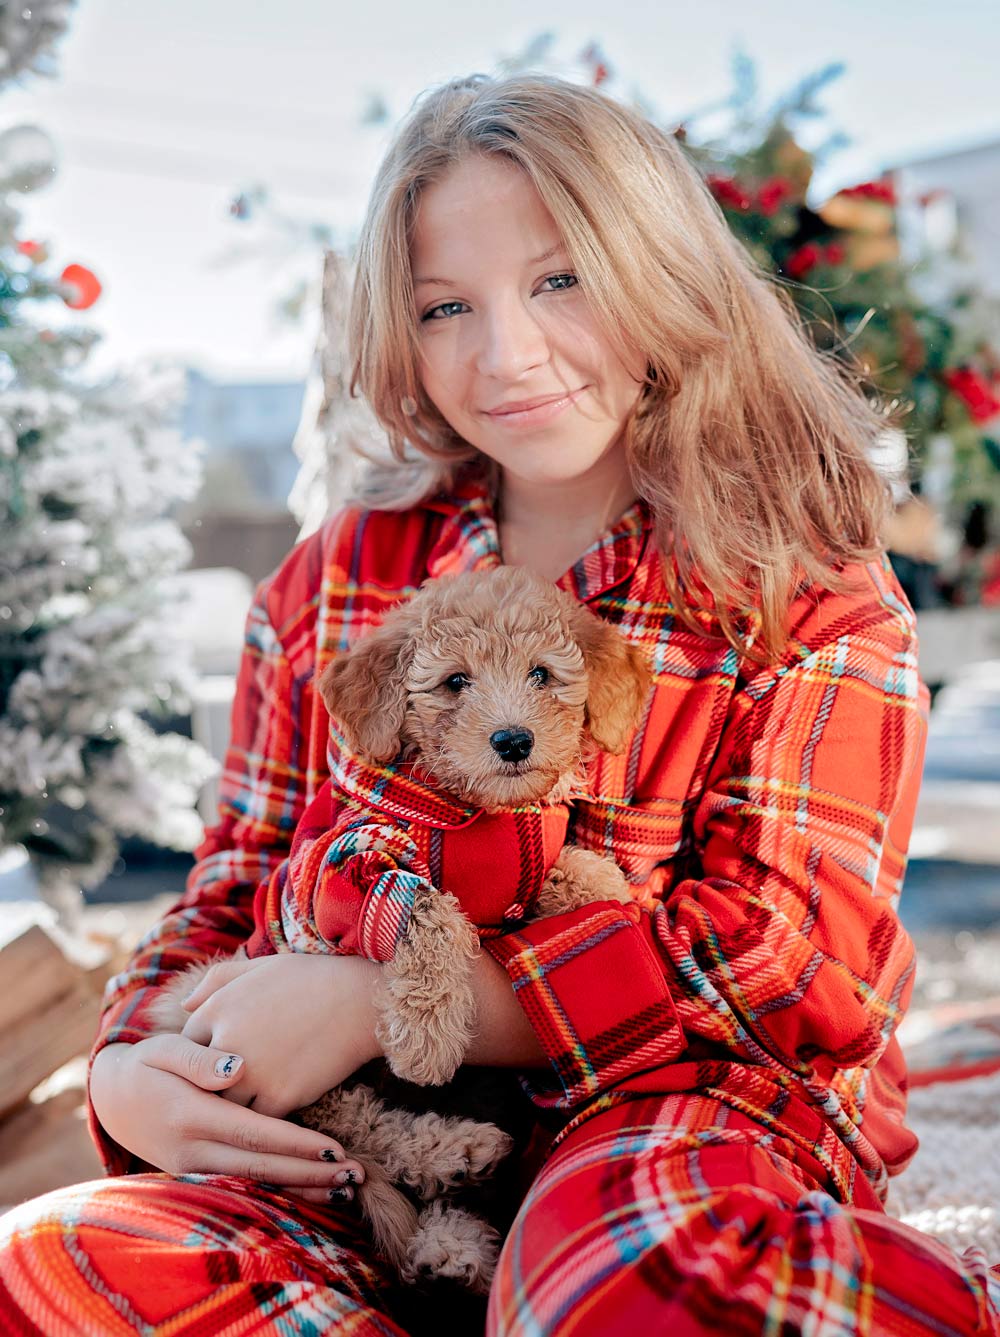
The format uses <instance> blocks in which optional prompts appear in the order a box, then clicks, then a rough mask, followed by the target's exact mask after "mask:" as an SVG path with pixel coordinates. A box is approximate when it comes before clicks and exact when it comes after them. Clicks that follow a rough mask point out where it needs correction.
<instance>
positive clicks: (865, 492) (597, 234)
mask: <svg viewBox="0 0 1000 1337" xmlns="http://www.w3.org/2000/svg"><path fill="white" fill-rule="evenodd" d="M470 154H488V155H499V156H501V157H503V158H504V159H506V160H508V161H510V162H512V163H514V164H516V165H517V166H519V167H520V168H521V169H523V170H524V171H525V172H526V173H527V175H528V177H529V179H530V180H531V182H532V183H533V185H534V186H535V188H536V189H537V191H538V193H539V195H540V197H541V199H542V200H543V202H544V203H545V205H546V207H547V208H548V210H549V212H550V213H551V214H552V216H553V218H554V220H555V223H556V225H557V227H558V228H559V230H560V232H561V234H562V237H563V240H564V241H565V243H566V245H567V248H568V250H569V254H570V256H571V258H572V261H573V267H574V269H575V271H576V272H577V274H578V275H579V277H580V279H581V281H582V283H583V285H584V288H585V291H586V293H587V295H588V298H589V301H590V304H591V306H592V309H593V310H594V312H595V314H596V316H597V318H598V319H599V320H600V321H601V322H602V324H603V325H604V327H605V329H606V331H607V333H608V335H609V337H610V338H612V339H614V340H616V341H619V343H620V346H621V347H622V348H623V349H625V348H628V347H631V348H632V349H639V350H641V352H642V354H644V355H645V357H646V359H647V362H648V368H647V374H646V378H645V385H644V388H643V390H642V392H641V394H640V396H639V398H638V401H637V403H636V405H635V408H634V409H633V411H632V412H631V414H630V416H629V418H628V420H627V422H626V424H625V435H624V444H625V454H626V459H627V465H628V469H629V471H630V475H631V480H632V483H633V486H634V488H635V491H636V493H637V494H638V495H640V496H642V497H644V498H645V500H646V501H647V502H648V503H649V505H650V508H651V511H652V514H653V518H654V526H655V535H656V539H657V543H658V545H659V548H660V551H661V553H662V554H663V559H664V560H663V571H664V578H665V580H666V582H667V585H668V588H669V590H670V594H671V597H672V599H673V600H674V602H675V604H676V606H677V610H678V613H679V614H680V616H681V617H682V618H683V619H684V620H685V621H686V622H687V623H688V624H689V625H691V626H692V627H696V628H697V627H700V625H701V623H700V622H699V621H698V620H697V618H696V617H695V614H694V611H693V610H694V609H695V608H698V607H701V608H706V607H707V608H711V609H713V610H714V612H715V615H716V618H717V619H718V625H719V628H720V630H721V632H722V634H723V635H724V636H725V637H726V639H727V640H729V641H730V643H731V644H733V645H734V646H735V647H736V648H737V649H739V650H741V651H744V652H746V651H747V649H748V637H747V634H746V633H747V629H748V627H752V636H751V637H750V638H749V639H751V640H753V641H754V648H753V650H752V651H751V652H750V653H751V654H752V655H753V657H755V658H759V659H772V658H775V657H777V655H779V654H780V652H781V650H782V649H783V647H784V645H785V643H786V639H787V629H786V622H787V615H788V607H789V604H790V601H791V599H792V597H793V595H794V591H795V588H796V585H797V583H798V582H799V581H800V580H802V579H803V577H807V578H809V579H810V580H812V581H815V582H818V583H819V584H821V585H822V586H824V587H826V588H828V589H833V590H842V589H845V588H848V586H847V584H846V581H845V579H844V577H843V575H842V574H841V573H840V568H841V567H842V566H843V565H844V564H846V563H850V562H855V561H868V560H871V559H872V558H873V557H875V556H877V554H878V553H879V552H880V550H881V543H880V541H879V534H880V532H881V527H882V525H883V524H884V522H885V519H886V517H887V513H888V504H889V502H888V498H889V490H888V487H887V485H886V482H885V481H884V479H883V478H882V476H881V475H880V474H879V473H878V472H877V470H876V468H875V467H874V465H873V464H872V462H871V460H870V458H869V451H870V450H871V448H872V447H873V445H874V443H875V441H876V439H877V438H878V437H879V436H880V435H882V434H883V433H884V431H885V430H886V426H887V418H886V415H885V412H884V410H883V409H882V408H881V406H880V405H878V404H877V403H875V402H874V401H873V402H869V400H868V399H867V398H866V396H865V394H864V393H863V391H862V388H861V382H862V377H861V375H860V373H859V372H858V371H857V370H856V369H855V368H853V367H847V366H845V365H844V364H843V363H842V362H841V361H840V360H839V359H838V358H837V356H836V355H835V354H834V353H824V352H822V351H820V350H817V348H816V347H815V346H814V345H813V344H812V342H811V341H810V339H809V337H808V335H807V334H806V333H805V331H804V330H803V328H802V326H801V323H800V320H799V318H798V316H797V313H796V308H795V305H794V302H793V301H792V299H791V297H790V296H789V295H788V293H787V292H785V291H783V290H782V289H781V288H780V287H778V286H776V284H775V281H774V280H773V278H772V276H770V275H769V274H768V273H767V272H766V271H765V270H763V269H762V268H761V267H760V266H759V265H757V264H756V263H755V262H754V261H753V259H752V258H751V257H750V255H749V254H748V253H747V251H746V250H745V249H744V248H743V246H742V245H741V244H740V243H739V242H738V241H737V240H736V238H735V237H734V236H733V234H732V233H731V232H730V230H729V228H728V226H727V224H726V221H725V218H724V216H723V214H722V211H721V209H720V208H719V206H718V205H717V204H716V202H715V200H714V199H713V198H712V195H711V194H710V192H709V190H708V188H707V186H706V185H705V183H704V181H703V180H702V178H701V176H700V175H699V173H698V172H697V170H696V169H695V168H694V167H693V165H692V164H691V163H690V162H689V160H688V159H687V158H686V157H685V154H684V151H683V150H682V149H681V147H680V145H679V144H678V143H677V141H676V139H675V138H674V137H673V136H671V135H669V134H667V133H665V132H664V131H662V130H660V129H658V128H657V127H656V126H654V125H652V124H651V123H650V122H649V121H647V120H646V119H645V118H643V117H642V116H640V115H639V114H637V113H636V112H634V111H632V110H630V109H629V108H628V107H625V106H623V105H620V104H619V103H616V102H614V101H612V100H611V99H610V98H608V97H607V96H606V95H605V94H603V93H600V92H599V91H597V90H596V89H594V88H587V87H581V86H578V85H575V84H571V83H567V82H565V81H563V80H561V79H557V78H554V77H551V76H547V75H541V74H520V75H514V76H510V77H506V78H499V79H493V78H491V77H489V76H487V75H482V74H477V75H472V76H471V77H469V78H465V79H457V80H453V81H451V82H449V83H447V84H445V85H443V86H442V87H439V88H436V89H433V90H430V91H429V92H427V93H425V94H423V95H422V97H421V98H420V99H418V101H417V103H416V105H415V107H414V109H413V110H412V112H411V113H410V115H409V117H408V119H407V120H406V121H405V122H404V123H403V125H402V127H401V128H400V130H399V131H398V133H397V135H396V137H395V139H394V141H393V143H392V145H391V147H390V148H389V150H388V152H387V154H386V157H385V159H384V161H383V162H382V165H381V167H380V169H379V172H378V176H377V178H376V181H375V185H374V188H373V191H372V196H371V201H370V204H369V207H368V213H367V216H366V218H365V222H364V227H363V230H362V234H361V238H360V242H359V247H358V255H357V269H356V275H355V283H354V290H353V294H352V303H351V311H350V318H349V332H348V338H349V344H350V347H351V349H352V354H353V367H352V377H351V387H350V388H351V393H352V394H354V393H356V392H357V390H358V389H359V388H360V391H361V392H362V393H363V394H364V395H365V397H366V398H367V399H368V401H369V403H370V404H371V406H372V409H373V410H374V413H375V415H376V417H377V418H378V420H379V422H380V423H381V424H382V426H383V427H384V429H385V431H386V433H387V435H388V439H389V444H390V447H391V450H392V455H393V457H394V459H395V460H396V461H397V462H398V465H397V468H396V470H395V471H394V470H391V469H390V470H389V471H386V470H384V469H383V470H381V471H377V470H376V471H373V472H372V473H371V474H370V475H369V479H368V481H367V484H366V486H365V487H364V489H363V490H362V491H361V492H360V493H359V496H360V497H361V498H362V499H363V500H365V501H366V502H367V504H370V505H375V506H378V507H380V508H382V509H402V508H403V507H407V506H410V505H413V504H415V503H416V502H417V501H419V500H422V499H424V498H426V497H428V496H430V495H432V494H433V493H434V492H436V491H438V490H439V489H440V488H441V487H444V486H448V485H449V484H450V483H451V482H453V481H454V478H455V476H456V473H457V471H458V469H459V467H460V466H463V465H465V464H466V463H467V462H469V461H478V464H479V466H480V467H481V468H482V469H483V471H484V473H485V474H486V476H487V477H488V478H489V479H490V480H491V481H492V482H493V483H494V484H495V482H496V470H495V468H493V469H491V468H490V464H489V463H488V462H486V461H485V460H484V459H483V457H482V456H481V455H480V452H478V451H477V450H476V449H475V448H474V447H473V446H471V445H470V444H469V443H468V442H466V441H464V440H462V438H461V437H459V436H458V435H457V434H456V433H455V432H454V430H453V429H452V428H451V427H450V426H449V425H448V423H446V422H445V421H444V419H443V418H442V417H441V415H440V414H439V413H438V412H437V410H436V409H435V408H434V406H433V404H431V402H430V401H429V399H428V398H427V396H426V395H425V394H424V393H423V392H422V389H421V385H420V377H419V372H418V368H419V361H420V352H419V334H418V324H417V319H416V309H415V304H414V296H413V287H412V275H411V269H410V255H409V243H410V236H411V229H412V226H413V221H414V215H415V211H416V207H417V204H418V201H419V198H420V193H421V191H422V190H423V189H424V188H425V187H426V186H428V185H429V184H431V183H432V182H435V181H438V180H440V179H441V178H442V177H443V176H444V175H445V174H446V173H447V172H448V171H449V169H450V168H451V167H453V166H454V165H455V164H456V163H457V162H459V161H460V160H462V159H464V158H466V157H467V156H468V155H470ZM406 399H409V400H411V401H413V402H412V403H409V404H406V403H405V401H406ZM414 403H415V404H416V412H415V413H411V414H409V415H408V414H406V413H405V412H404V404H405V407H406V408H409V409H411V410H412V408H413V404H414Z"/></svg>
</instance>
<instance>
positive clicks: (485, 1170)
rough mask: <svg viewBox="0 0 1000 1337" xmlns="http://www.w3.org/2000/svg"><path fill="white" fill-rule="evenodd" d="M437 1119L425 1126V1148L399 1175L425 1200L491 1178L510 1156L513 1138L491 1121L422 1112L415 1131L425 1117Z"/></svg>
mask: <svg viewBox="0 0 1000 1337" xmlns="http://www.w3.org/2000/svg"><path fill="white" fill-rule="evenodd" d="M431 1118H433V1119H434V1123H433V1125H431V1124H430V1123H429V1122H428V1124H427V1127H426V1134H425V1138H426V1142H427V1144H428V1145H427V1148H426V1150H421V1154H420V1155H419V1157H414V1158H413V1160H411V1162H410V1164H409V1165H407V1166H406V1167H405V1168H402V1172H401V1174H400V1178H401V1179H402V1181H403V1183H405V1184H408V1185H409V1187H410V1188H412V1189H414V1190H415V1191H416V1192H417V1193H418V1194H419V1196H420V1197H421V1198H423V1199H424V1200H425V1201H426V1200H427V1199H429V1198H436V1197H437V1196H438V1195H439V1194H441V1193H447V1192H448V1191H449V1190H450V1189H455V1188H462V1187H464V1186H466V1185H468V1184H477V1183H480V1182H481V1181H482V1180H484V1179H488V1178H489V1176H490V1175H492V1174H493V1172H494V1170H495V1169H496V1168H497V1166H498V1165H499V1164H500V1162H501V1161H502V1160H503V1159H504V1157H505V1156H508V1155H510V1152H511V1150H512V1148H513V1146H514V1140H513V1138H511V1137H510V1136H508V1134H507V1133H505V1132H504V1131H503V1129H501V1128H497V1126H496V1124H492V1123H477V1122H476V1121H475V1120H474V1119H444V1118H439V1116H437V1115H433V1116H431V1115H421V1116H419V1118H418V1119H416V1120H415V1121H414V1127H413V1132H414V1133H415V1134H418V1133H420V1132H422V1131H424V1130H423V1128H422V1127H421V1124H422V1121H423V1120H428V1121H429V1120H430V1119H431Z"/></svg>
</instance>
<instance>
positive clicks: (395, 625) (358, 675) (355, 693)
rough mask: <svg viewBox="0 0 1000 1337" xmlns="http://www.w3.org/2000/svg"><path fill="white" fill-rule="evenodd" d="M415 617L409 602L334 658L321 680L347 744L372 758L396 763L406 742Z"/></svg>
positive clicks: (320, 683) (323, 692)
mask: <svg viewBox="0 0 1000 1337" xmlns="http://www.w3.org/2000/svg"><path fill="white" fill-rule="evenodd" d="M412 621H413V619H412V616H411V615H410V613H409V610H408V609H407V608H406V606H405V605H404V606H402V607H399V608H394V609H392V610H391V611H390V612H389V613H388V614H387V615H386V617H385V620H384V621H383V622H382V623H381V624H380V625H379V626H378V627H376V628H375V630H374V631H372V632H369V633H368V635H367V636H364V637H362V639H361V640H360V641H358V642H357V644H356V645H353V646H352V647H351V649H350V650H348V651H347V652H346V654H342V655H338V656H337V658H336V659H333V660H331V661H330V663H329V664H327V666H326V668H325V669H324V670H323V672H322V674H321V675H320V679H319V682H318V683H317V687H318V689H319V693H320V695H321V696H322V698H323V702H324V704H325V706H326V708H327V710H328V711H329V713H330V714H331V715H333V716H334V717H335V718H336V720H337V722H338V723H339V724H340V725H341V726H342V728H343V730H344V734H345V736H346V738H347V741H348V743H349V744H350V746H351V747H352V748H355V749H356V750H357V751H358V752H360V753H361V754H362V755H363V756H364V757H365V758H366V759H368V760H369V761H380V762H381V761H392V759H393V757H395V756H397V755H398V753H399V750H400V747H401V746H402V739H401V737H400V734H401V732H402V728H403V719H404V717H405V714H406V686H405V675H406V668H407V663H406V661H407V658H408V657H407V655H406V653H405V651H406V647H407V646H408V644H409V642H410V629H411V624H412Z"/></svg>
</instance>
